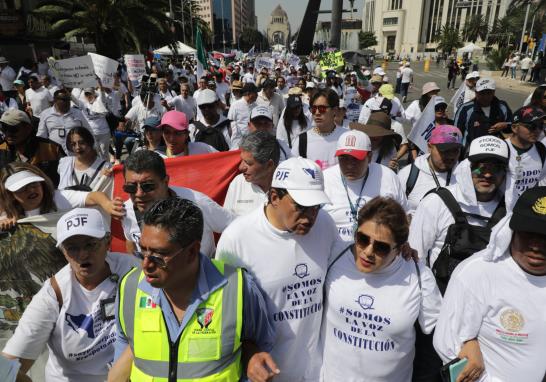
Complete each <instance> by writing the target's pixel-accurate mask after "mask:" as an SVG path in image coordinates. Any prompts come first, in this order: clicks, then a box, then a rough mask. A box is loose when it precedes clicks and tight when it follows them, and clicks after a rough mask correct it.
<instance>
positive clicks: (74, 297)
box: [3, 208, 139, 382]
mask: <svg viewBox="0 0 546 382" xmlns="http://www.w3.org/2000/svg"><path fill="white" fill-rule="evenodd" d="M108 231H109V230H108V229H107V228H106V226H105V224H104V221H103V219H102V215H101V214H100V212H99V211H97V210H95V209H91V208H77V209H74V210H72V211H71V212H69V213H67V214H65V215H63V216H62V217H61V218H60V219H59V221H58V223H57V247H58V248H59V249H60V250H61V252H62V254H63V255H64V258H65V259H66V261H67V262H68V264H67V265H66V266H64V267H63V268H62V269H61V270H60V271H59V272H57V273H56V274H55V275H54V276H52V277H51V278H50V279H49V280H48V281H46V282H45V283H44V285H43V287H42V289H40V291H39V292H38V293H37V294H36V295H35V296H34V298H33V299H32V301H31V302H30V304H29V305H28V307H27V309H26V310H25V313H24V314H23V316H22V318H21V319H20V321H19V324H18V326H17V329H16V330H15V333H14V335H13V336H12V337H11V338H10V339H9V341H8V342H7V344H6V346H5V347H4V349H3V355H4V356H5V357H7V358H9V359H17V360H18V361H19V362H20V363H21V369H20V370H19V375H18V377H19V379H17V380H23V381H24V380H28V379H25V378H28V377H27V376H26V375H25V374H26V373H27V371H28V370H29V369H30V368H31V366H32V365H33V364H34V362H35V360H36V359H37V358H38V356H40V354H41V353H42V352H43V351H44V349H45V348H46V345H47V348H48V350H49V359H48V361H47V365H46V367H45V375H46V378H45V380H47V381H58V382H61V381H76V380H77V381H79V382H97V381H105V380H106V378H107V374H108V369H109V365H110V364H111V363H112V362H113V360H114V344H115V332H116V325H115V320H114V318H115V298H116V290H117V286H118V280H120V279H121V277H123V275H125V273H127V272H128V271H129V270H130V269H131V268H132V267H137V266H138V263H139V262H138V260H137V259H136V258H134V257H132V256H126V255H123V254H120V253H110V252H108V248H109V246H110V235H109V232H108ZM32 373H33V370H31V373H30V374H31V377H34V375H32Z"/></svg>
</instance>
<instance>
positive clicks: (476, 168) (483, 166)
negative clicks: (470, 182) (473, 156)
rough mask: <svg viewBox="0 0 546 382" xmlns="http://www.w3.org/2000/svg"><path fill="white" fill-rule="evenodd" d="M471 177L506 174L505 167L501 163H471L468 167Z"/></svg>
mask: <svg viewBox="0 0 546 382" xmlns="http://www.w3.org/2000/svg"><path fill="white" fill-rule="evenodd" d="M470 170H471V171H472V175H476V176H483V175H485V174H493V175H499V174H503V173H505V172H506V165H504V164H502V163H493V162H483V163H479V162H478V163H472V165H471V166H470Z"/></svg>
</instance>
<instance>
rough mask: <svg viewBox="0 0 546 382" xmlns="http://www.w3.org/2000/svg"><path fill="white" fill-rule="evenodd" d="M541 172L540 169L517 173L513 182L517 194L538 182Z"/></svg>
mask: <svg viewBox="0 0 546 382" xmlns="http://www.w3.org/2000/svg"><path fill="white" fill-rule="evenodd" d="M541 172H542V170H528V171H521V173H520V174H519V175H517V179H516V183H515V187H516V190H517V192H518V195H521V194H523V192H524V191H525V190H527V189H529V188H531V187H534V186H535V185H536V184H537V183H538V178H539V176H540V173H541Z"/></svg>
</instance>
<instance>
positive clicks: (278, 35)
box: [267, 4, 290, 46]
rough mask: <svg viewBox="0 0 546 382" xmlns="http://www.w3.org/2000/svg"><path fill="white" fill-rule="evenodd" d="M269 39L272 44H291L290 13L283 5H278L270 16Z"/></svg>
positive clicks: (268, 25)
mask: <svg viewBox="0 0 546 382" xmlns="http://www.w3.org/2000/svg"><path fill="white" fill-rule="evenodd" d="M267 39H268V40H269V44H270V45H276V44H281V45H284V46H288V44H290V23H289V22H288V15H287V14H286V12H285V10H284V9H282V7H281V6H280V4H279V5H277V7H276V8H275V9H274V10H273V12H271V16H269V24H267Z"/></svg>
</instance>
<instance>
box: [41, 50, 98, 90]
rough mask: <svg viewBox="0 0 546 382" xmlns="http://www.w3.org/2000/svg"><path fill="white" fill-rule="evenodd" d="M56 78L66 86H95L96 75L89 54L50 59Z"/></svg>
mask: <svg viewBox="0 0 546 382" xmlns="http://www.w3.org/2000/svg"><path fill="white" fill-rule="evenodd" d="M51 64H52V69H53V71H54V72H55V73H56V74H58V77H57V79H58V80H59V81H60V82H61V83H62V84H63V85H64V86H66V87H70V88H87V87H95V86H97V77H96V76H95V71H94V70H93V61H92V60H91V57H90V56H81V57H74V58H67V59H66V60H56V61H53V60H52V61H51Z"/></svg>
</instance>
